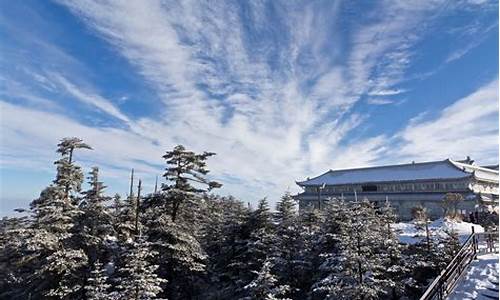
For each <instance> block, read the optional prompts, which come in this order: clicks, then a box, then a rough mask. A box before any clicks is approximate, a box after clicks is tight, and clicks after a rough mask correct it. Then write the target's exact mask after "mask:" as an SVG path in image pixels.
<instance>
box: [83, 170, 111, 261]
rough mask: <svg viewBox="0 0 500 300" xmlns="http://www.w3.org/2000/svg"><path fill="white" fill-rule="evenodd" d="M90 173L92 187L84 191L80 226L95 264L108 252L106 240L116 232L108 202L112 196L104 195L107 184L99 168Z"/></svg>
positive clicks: (88, 253)
mask: <svg viewBox="0 0 500 300" xmlns="http://www.w3.org/2000/svg"><path fill="white" fill-rule="evenodd" d="M89 175H90V176H89V177H88V179H89V182H88V183H89V186H90V188H89V189H88V190H87V191H84V192H83V193H82V194H83V195H84V196H83V199H82V201H81V203H80V208H81V209H82V211H83V215H82V217H81V218H80V222H79V223H80V224H79V226H80V227H81V228H80V230H81V236H82V241H83V243H84V247H85V248H86V253H87V255H88V257H89V260H90V263H91V264H93V263H94V262H95V261H96V260H97V259H98V258H99V257H100V256H102V255H103V253H104V252H106V249H105V248H106V247H105V245H104V242H105V241H106V239H108V238H109V237H110V236H112V235H114V234H115V232H114V229H113V220H112V215H111V214H110V212H109V211H108V208H107V203H106V202H107V201H109V200H110V197H106V196H104V195H103V193H104V189H105V188H106V186H104V184H103V183H102V182H101V181H99V168H97V167H93V168H92V171H91V172H90V173H89ZM101 258H102V257H101Z"/></svg>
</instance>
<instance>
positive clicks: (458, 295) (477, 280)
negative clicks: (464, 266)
mask: <svg viewBox="0 0 500 300" xmlns="http://www.w3.org/2000/svg"><path fill="white" fill-rule="evenodd" d="M498 273H499V264H498V254H485V255H480V256H478V259H477V260H476V261H474V262H472V264H471V265H470V266H469V269H468V271H467V273H466V274H464V276H463V278H462V279H461V280H460V281H459V282H458V284H457V287H456V288H455V290H454V291H453V293H451V294H450V296H449V297H448V299H449V300H465V299H476V300H482V299H485V300H486V299H498Z"/></svg>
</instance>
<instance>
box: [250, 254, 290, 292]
mask: <svg viewBox="0 0 500 300" xmlns="http://www.w3.org/2000/svg"><path fill="white" fill-rule="evenodd" d="M271 269H272V264H271V262H269V261H265V262H264V264H263V265H262V268H261V270H260V271H258V272H256V273H257V276H256V278H255V279H254V280H253V281H252V282H251V283H250V284H248V285H247V286H245V290H247V293H248V294H249V296H248V297H245V298H243V299H245V300H246V299H248V300H250V299H263V300H275V299H287V298H285V297H284V295H285V293H286V292H287V291H288V289H289V287H288V286H286V285H280V284H279V282H278V279H277V278H276V276H275V275H274V274H272V272H271Z"/></svg>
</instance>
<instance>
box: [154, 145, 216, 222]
mask: <svg viewBox="0 0 500 300" xmlns="http://www.w3.org/2000/svg"><path fill="white" fill-rule="evenodd" d="M213 155H215V153H212V152H204V153H202V154H195V153H194V152H192V151H188V150H186V148H184V146H182V145H178V146H176V147H174V149H173V150H172V151H167V153H166V154H165V155H164V156H163V158H164V159H165V160H166V162H167V168H166V169H165V170H166V172H165V174H163V177H165V179H166V180H167V181H168V182H170V184H166V185H163V187H162V190H163V191H165V192H166V193H167V194H168V201H169V203H170V204H171V211H170V214H171V218H172V221H173V222H175V221H176V217H177V214H178V212H179V209H180V207H181V205H182V204H185V203H186V202H189V201H196V200H198V199H199V195H200V194H201V193H204V192H206V191H209V190H212V189H214V188H219V187H221V186H222V185H221V184H220V183H218V182H216V181H209V180H208V179H206V178H205V176H206V175H207V174H208V172H209V171H208V169H207V168H206V160H207V159H208V158H209V157H211V156H213ZM193 184H196V185H197V186H206V187H207V188H206V189H203V188H200V187H197V186H194V185H193Z"/></svg>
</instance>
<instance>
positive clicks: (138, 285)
mask: <svg viewBox="0 0 500 300" xmlns="http://www.w3.org/2000/svg"><path fill="white" fill-rule="evenodd" d="M149 246H150V245H149V243H148V242H146V241H145V239H143V238H138V239H137V240H136V241H135V242H134V243H133V244H132V246H131V249H130V250H129V252H128V253H127V254H126V255H125V259H124V260H125V266H124V267H122V268H120V270H119V273H120V274H121V277H120V278H119V282H120V284H119V285H118V287H117V288H118V289H119V291H120V293H119V294H120V299H127V300H128V299H131V300H132V299H133V300H149V299H156V296H157V295H158V294H159V293H160V292H162V290H163V289H162V285H164V284H165V283H166V282H167V280H165V279H163V278H160V277H159V276H158V275H157V274H156V270H157V269H158V266H157V265H153V264H151V263H150V261H149V260H150V258H151V257H152V256H155V255H156V254H157V253H156V252H154V251H152V250H151V248H150V247H149Z"/></svg>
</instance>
